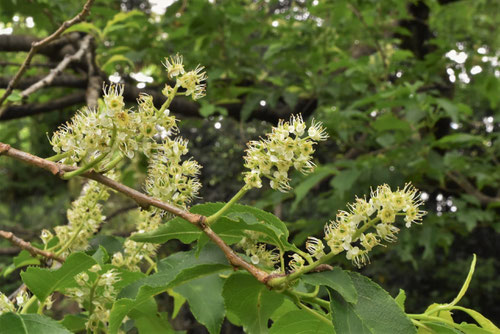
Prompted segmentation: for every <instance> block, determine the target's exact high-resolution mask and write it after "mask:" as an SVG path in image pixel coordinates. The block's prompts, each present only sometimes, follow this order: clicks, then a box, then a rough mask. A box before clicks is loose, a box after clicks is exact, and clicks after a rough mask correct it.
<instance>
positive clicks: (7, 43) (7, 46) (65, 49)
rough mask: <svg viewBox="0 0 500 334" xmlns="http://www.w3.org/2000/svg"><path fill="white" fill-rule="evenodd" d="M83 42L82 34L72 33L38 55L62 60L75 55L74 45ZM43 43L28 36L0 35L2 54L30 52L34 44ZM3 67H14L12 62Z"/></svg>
mask: <svg viewBox="0 0 500 334" xmlns="http://www.w3.org/2000/svg"><path fill="white" fill-rule="evenodd" d="M80 40H81V37H80V33H78V32H72V33H69V34H66V35H64V36H61V37H59V38H58V39H56V40H54V41H52V42H50V43H48V44H46V45H43V46H42V47H40V49H39V50H38V51H37V53H38V54H41V55H44V56H47V57H49V58H50V59H53V60H55V61H56V60H60V59H62V58H64V56H65V55H66V54H68V53H74V52H75V50H74V48H73V46H72V45H73V44H76V43H78V41H80ZM39 41H41V39H40V38H37V37H33V36H26V35H0V50H2V52H28V51H29V50H30V49H31V45H32V44H33V43H36V42H39ZM0 64H2V66H5V65H14V63H11V62H2V63H0ZM21 65H22V64H16V66H21ZM30 66H43V67H47V65H44V64H40V63H36V64H30Z"/></svg>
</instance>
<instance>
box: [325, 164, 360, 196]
mask: <svg viewBox="0 0 500 334" xmlns="http://www.w3.org/2000/svg"><path fill="white" fill-rule="evenodd" d="M360 175H361V170H359V169H346V170H343V171H341V172H340V173H338V174H337V175H336V176H335V177H334V178H333V179H332V181H331V182H330V184H331V185H332V187H333V188H334V189H335V191H339V192H341V193H344V192H346V191H347V190H349V189H351V188H352V186H353V185H354V183H355V182H356V180H357V179H358V178H359V177H360Z"/></svg>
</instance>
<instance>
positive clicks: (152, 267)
mask: <svg viewBox="0 0 500 334" xmlns="http://www.w3.org/2000/svg"><path fill="white" fill-rule="evenodd" d="M144 258H145V259H146V261H148V263H149V264H150V266H149V268H148V270H147V271H146V275H149V274H150V273H151V272H152V271H153V270H154V271H155V272H157V271H158V269H157V266H156V262H155V261H153V259H151V258H150V257H149V256H148V255H146V256H144Z"/></svg>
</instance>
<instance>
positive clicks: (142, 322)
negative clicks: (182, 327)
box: [133, 313, 175, 334]
mask: <svg viewBox="0 0 500 334" xmlns="http://www.w3.org/2000/svg"><path fill="white" fill-rule="evenodd" d="M133 319H134V323H135V326H136V327H137V330H138V331H139V334H150V333H162V334H170V333H175V331H174V329H173V328H172V326H171V325H170V323H169V322H168V320H167V319H166V314H163V315H162V314H156V313H153V314H149V315H144V316H142V317H135V318H133Z"/></svg>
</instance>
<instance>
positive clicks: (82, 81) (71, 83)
mask: <svg viewBox="0 0 500 334" xmlns="http://www.w3.org/2000/svg"><path fill="white" fill-rule="evenodd" d="M43 78H44V76H40V75H37V76H32V77H26V78H22V79H21V80H19V82H18V84H17V88H19V89H26V88H28V87H30V86H32V85H34V84H35V83H37V82H38V81H41V80H43ZM11 80H12V77H0V88H7V86H8V85H9V82H10V81H11ZM86 83H87V78H86V77H79V76H76V75H71V74H61V75H59V76H57V77H55V78H54V79H53V80H52V82H50V83H49V84H47V85H46V87H71V88H84V87H85V85H86ZM7 110H9V109H8V108H7Z"/></svg>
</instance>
